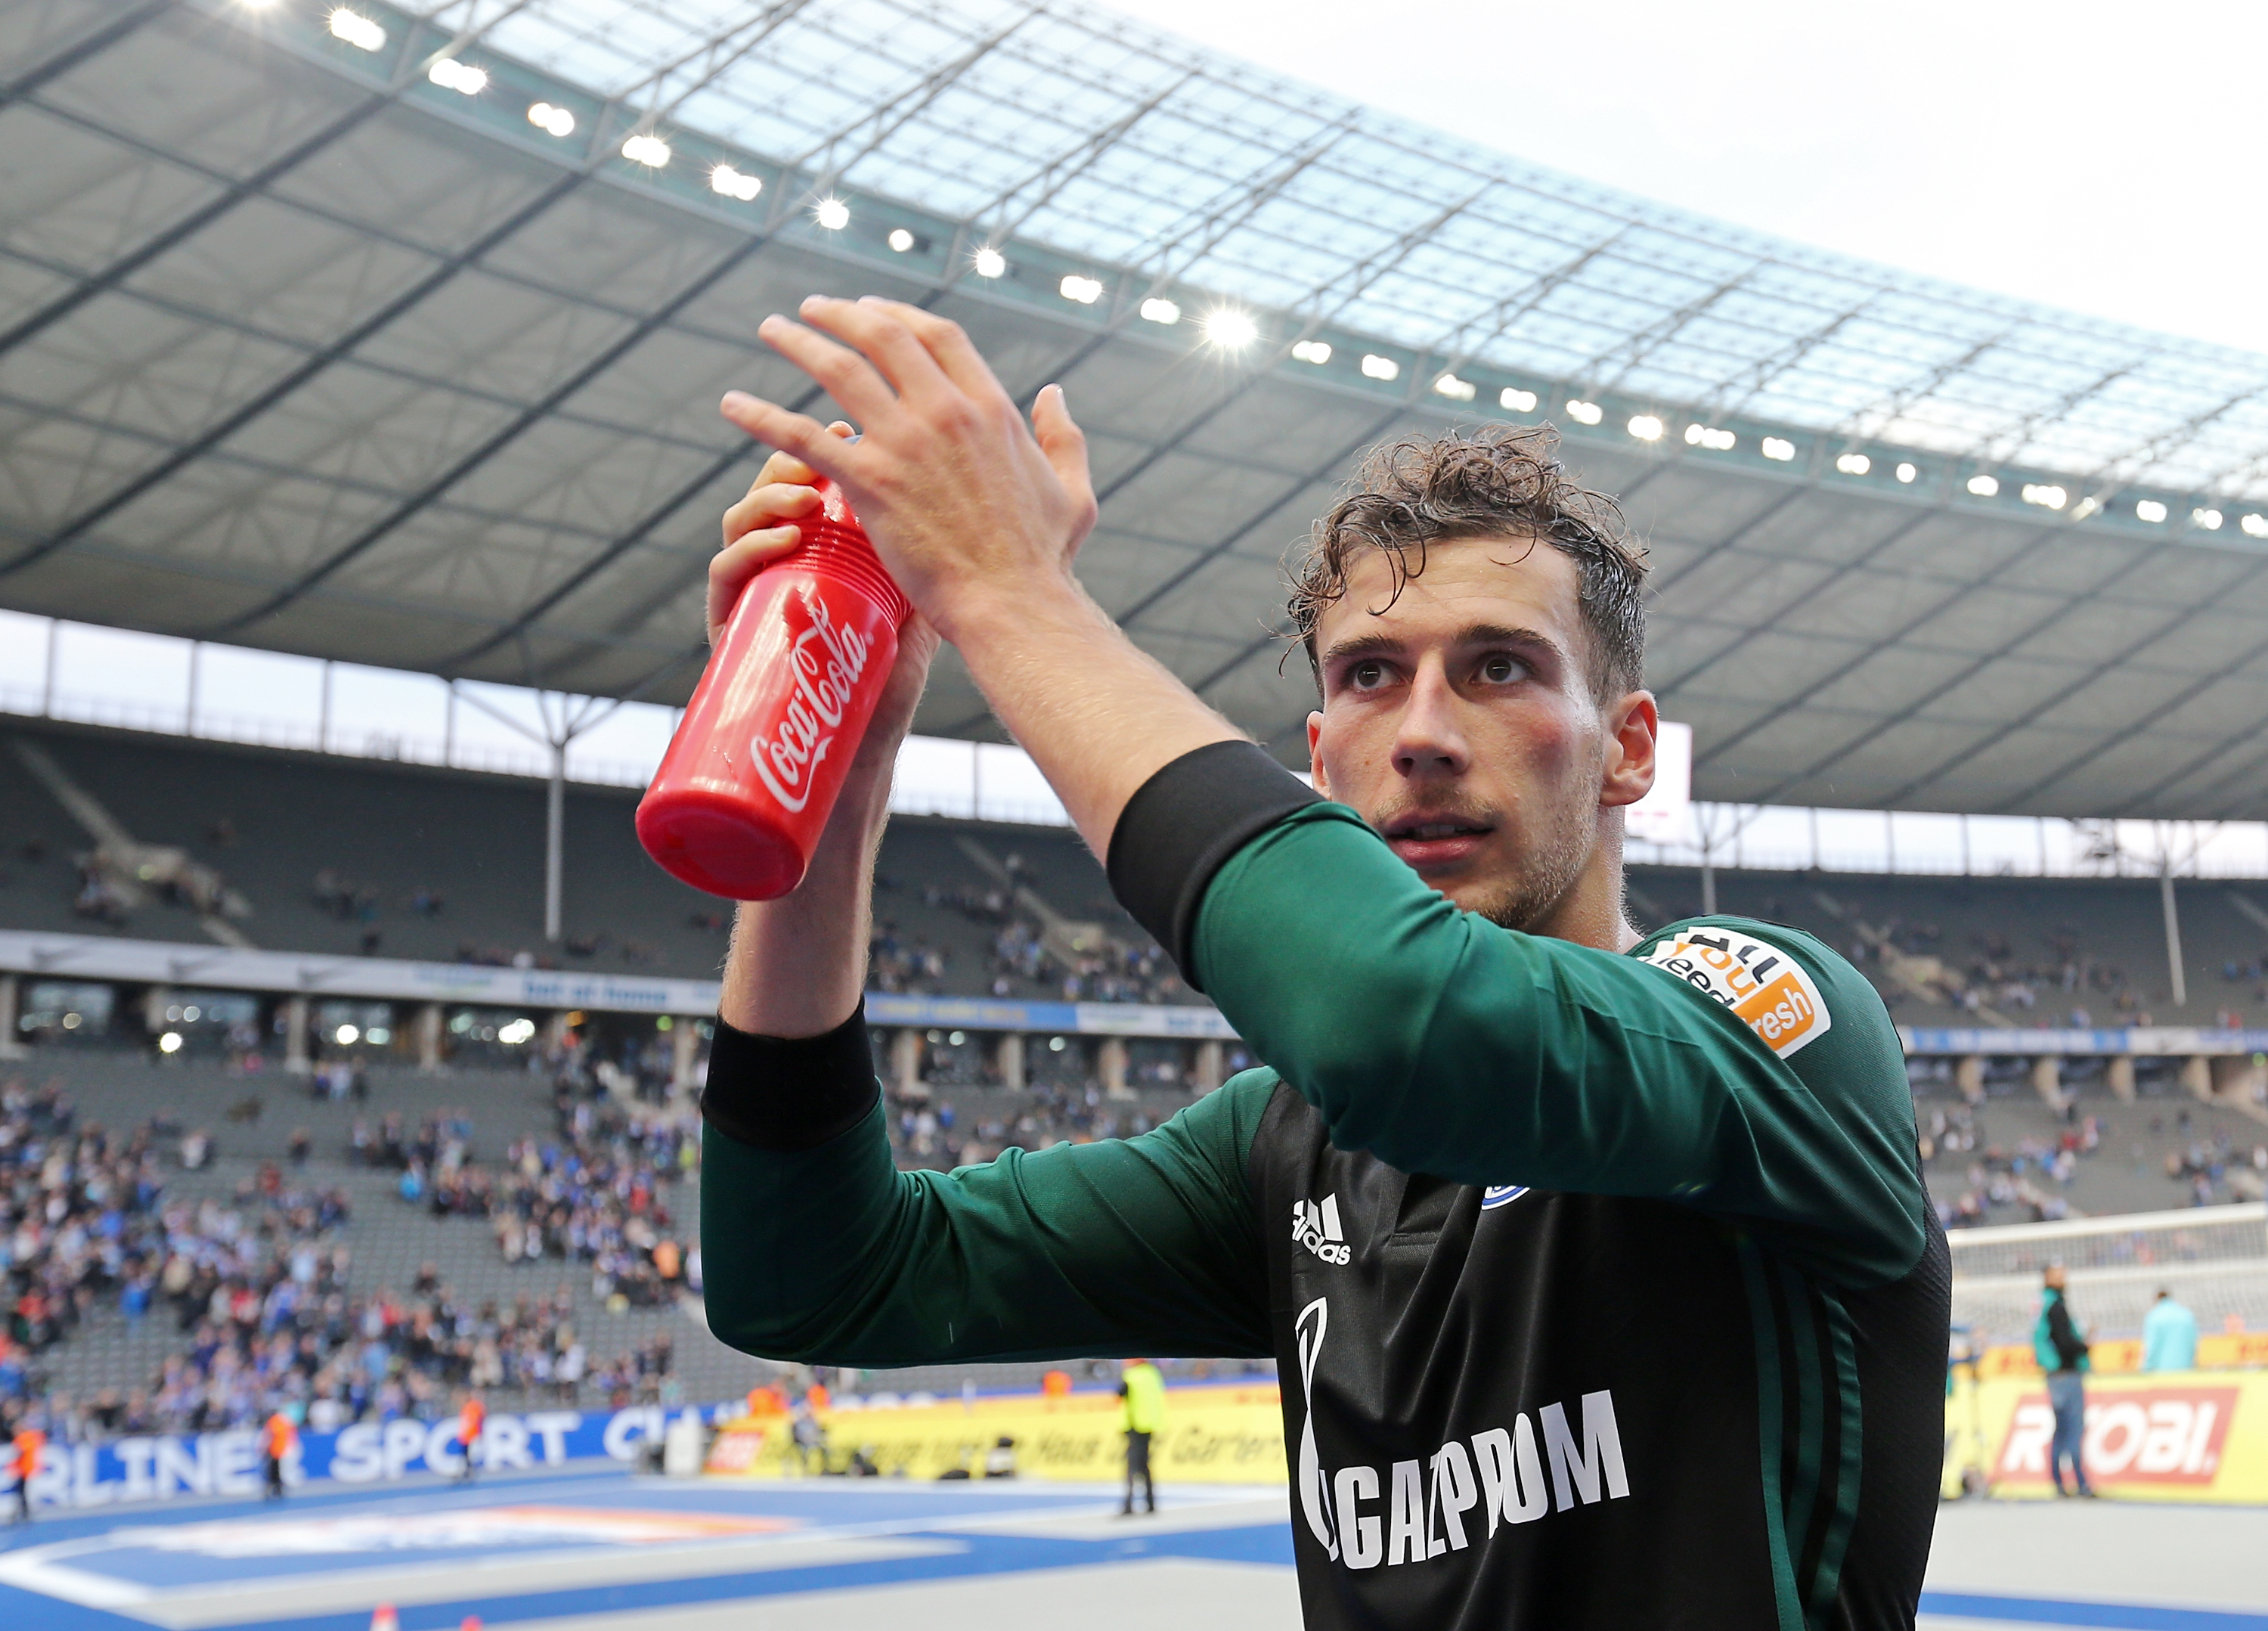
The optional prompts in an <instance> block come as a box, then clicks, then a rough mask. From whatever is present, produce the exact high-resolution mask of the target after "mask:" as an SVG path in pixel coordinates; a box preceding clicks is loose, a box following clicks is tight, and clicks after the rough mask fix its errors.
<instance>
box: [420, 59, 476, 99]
mask: <svg viewBox="0 0 2268 1631" xmlns="http://www.w3.org/2000/svg"><path fill="white" fill-rule="evenodd" d="M425 77H427V78H428V79H431V81H432V82H433V83H434V84H435V85H439V86H440V87H441V88H442V89H443V90H445V91H460V92H463V93H464V94H465V95H467V96H478V95H479V94H480V93H481V92H483V91H485V90H487V89H488V88H489V74H488V70H486V69H485V68H468V67H467V66H466V65H465V64H464V63H460V62H459V61H458V60H457V59H456V58H455V57H453V56H443V57H437V58H436V59H435V60H434V63H433V66H432V67H431V68H429V69H427V70H425Z"/></svg>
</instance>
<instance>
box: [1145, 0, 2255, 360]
mask: <svg viewBox="0 0 2268 1631" xmlns="http://www.w3.org/2000/svg"><path fill="white" fill-rule="evenodd" d="M1112 4H1114V6H1115V7H1116V9H1117V10H1119V11H1123V12H1125V13H1127V14H1130V15H1131V16H1134V17H1138V18H1142V19H1143V20H1144V21H1145V22H1148V23H1151V24H1152V25H1153V26H1158V27H1160V28H1164V29H1167V30H1169V31H1171V32H1173V33H1179V34H1182V35H1184V36H1187V37H1189V38H1190V39H1194V40H1197V41H1202V42H1203V43H1204V44H1207V45H1211V46H1213V47H1215V48H1219V49H1222V50H1226V51H1228V52H1231V53H1233V55H1239V56H1242V57H1245V58H1248V59H1249V60H1251V61H1254V62H1256V63H1261V64H1263V65H1264V66H1266V67H1268V68H1271V69H1274V70H1278V72H1281V73H1285V74H1289V75H1292V76H1295V77H1300V78H1303V79H1307V80H1309V81H1312V82H1314V83H1315V84H1318V85H1323V86H1325V87H1327V88H1329V89H1330V90H1333V91H1336V92H1339V93H1340V94H1342V95H1344V96H1347V97H1350V98H1352V99H1354V100H1359V101H1362V102H1366V103H1369V104H1371V105H1372V106H1374V107H1381V108H1384V109H1387V110H1389V111H1391V112H1394V113H1397V114H1403V116H1405V117H1408V118H1412V119H1416V120H1418V121H1420V122H1425V123H1427V124H1431V125H1434V126H1436V127H1439V128H1440V129H1447V130H1449V131H1451V132H1453V133H1454V134H1456V135H1459V136H1462V137H1465V138H1467V139H1468V140H1470V141H1474V142H1477V143H1481V144H1485V145H1488V146H1491V147H1494V148H1497V149H1499V150H1500V151H1505V152H1507V153H1510V154H1512V155H1513V156H1515V157H1517V158H1521V159H1528V160H1529V161H1531V162H1533V163H1536V164H1541V165H1547V166H1551V167H1552V168H1555V169H1558V170H1563V171H1565V172H1568V173H1571V174H1574V175H1578V176H1581V177H1584V178H1586V179H1587V180H1590V181H1601V182H1605V183H1608V184H1609V185H1612V186H1615V187H1619V188H1624V189H1626V190H1629V191H1631V192H1634V193H1638V194H1641V195H1643V196H1647V197H1650V198H1653V199H1657V200H1660V201H1661V202H1664V203H1672V204H1676V205H1680V206H1682V207H1684V208H1687V209H1690V210H1699V211H1702V212H1703V213H1705V214H1708V215H1712V216H1716V217H1719V218H1722V219H1724V220H1727V221H1730V222H1733V223H1735V224H1737V225H1742V226H1748V227H1752V228H1756V229H1758V230H1762V231H1765V232H1775V233H1778V234H1780V235H1783V236H1785V237H1788V238H1793V239H1795V240H1799V241H1801V242H1804V243H1808V244H1813V245H1816V246H1818V247H1823V248H1830V249H1837V250H1841V251H1843V252H1845V253H1846V254H1851V255H1862V256H1865V257H1867V259H1870V260H1875V261H1881V262H1888V263H1889V264H1890V265H1893V266H1898V267H1903V268H1904V269H1908V270H1911V271H1917V272H1924V273H1928V274H1933V275H1935V276H1938V277H1947V278H1950V279H1953V280H1955V281H1956V282H1960V283H1964V284H1972V285H1975V286H1977V287H1980V288H1985V289H1990V290H1994V291H1997V292H2001V293H2006V294H2010V295H2016V296H2020V297H2021V298H2024V299H2031V300H2036V301H2042V302H2044V303H2046V304H2049V305H2052V306H2066V307H2069V308H2071V309H2073V310H2075V311H2080V312H2084V313H2088V314H2094V315H2096V316H2102V317H2109V318H2114V319H2117V320H2120V321H2126V322H2131V323H2135V324H2139V325H2140V326H2142V327H2144V328H2158V329H2166V330H2171V331H2174V332H2177V333H2184V334H2189V335H2192V336H2197V337H2198V338H2202V339H2206V340H2212V341H2217V342H2219V343H2223V344H2228V345H2237V346H2245V347H2249V348H2250V349H2252V350H2254V351H2264V352H2268V174H2264V161H2268V3H2264V0H2154V4H2132V0H2126V3H2125V4H2103V3H2102V0H2062V3H2061V4H2042V3H2039V0H1904V4H1897V5H1882V4H1875V5H1852V4H1822V3H1821V0H1715V3H1714V4H1697V3H1696V0H1559V3H1558V4H1550V5H1543V4H1535V0H1478V3H1475V0H1467V4H1462V5H1455V6H1421V5H1416V4H1406V3H1405V4H1400V5H1390V4H1386V3H1385V0H1359V3H1358V0H1304V3H1303V4H1300V5H1299V6H1297V7H1292V6H1287V5H1285V4H1281V0H1275V3H1273V4H1263V0H1112ZM1452 18H1454V24H1452V23H1451V21H1450V19H1452Z"/></svg>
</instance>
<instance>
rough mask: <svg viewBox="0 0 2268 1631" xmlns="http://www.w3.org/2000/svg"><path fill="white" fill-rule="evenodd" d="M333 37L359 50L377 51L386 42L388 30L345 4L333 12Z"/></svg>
mask: <svg viewBox="0 0 2268 1631" xmlns="http://www.w3.org/2000/svg"><path fill="white" fill-rule="evenodd" d="M330 24H331V38H333V39H334V40H343V41H346V42H347V43H348V44H349V45H350V46H352V47H354V48H355V49H356V50H357V51H375V50H377V49H378V48H379V47H381V46H383V45H384V44H385V43H386V30H385V29H383V28H381V27H379V26H378V25H377V24H376V23H374V22H372V21H371V19H370V18H366V17H365V16H364V15H363V14H362V13H361V12H359V11H348V10H347V9H346V7H344V6H341V7H340V8H339V9H338V10H337V11H334V12H332V13H331V17H330Z"/></svg>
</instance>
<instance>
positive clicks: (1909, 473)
mask: <svg viewBox="0 0 2268 1631" xmlns="http://www.w3.org/2000/svg"><path fill="white" fill-rule="evenodd" d="M1920 474H1921V472H1920V471H1919V470H1918V469H1915V468H1914V467H1913V466H1912V465H1911V464H1902V465H1900V466H1898V469H1897V477H1898V479H1899V480H1900V481H1902V482H1905V483H1909V484H1911V483H1912V481H1913V478H1914V477H1915V476H1919V475H1920Z"/></svg>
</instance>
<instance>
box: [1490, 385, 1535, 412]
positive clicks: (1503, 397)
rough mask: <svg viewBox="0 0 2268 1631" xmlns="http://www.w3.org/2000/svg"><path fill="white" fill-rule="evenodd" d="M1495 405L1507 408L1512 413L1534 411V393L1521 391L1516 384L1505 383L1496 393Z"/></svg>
mask: <svg viewBox="0 0 2268 1631" xmlns="http://www.w3.org/2000/svg"><path fill="white" fill-rule="evenodd" d="M1496 405H1497V406H1498V407H1499V408H1509V409H1511V410H1513V412H1514V413H1534V412H1535V392H1533V391H1523V390H1521V388H1520V387H1518V386H1516V385H1507V386H1506V387H1504V389H1502V390H1501V391H1499V392H1498V393H1497V394H1496Z"/></svg>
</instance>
